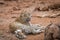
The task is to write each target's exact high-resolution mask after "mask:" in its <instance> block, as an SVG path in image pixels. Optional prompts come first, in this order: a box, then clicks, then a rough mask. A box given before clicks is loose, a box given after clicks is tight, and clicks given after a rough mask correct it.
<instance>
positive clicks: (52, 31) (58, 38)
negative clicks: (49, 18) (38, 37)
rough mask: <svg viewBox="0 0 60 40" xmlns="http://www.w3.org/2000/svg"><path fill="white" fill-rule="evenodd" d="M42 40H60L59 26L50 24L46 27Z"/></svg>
mask: <svg viewBox="0 0 60 40" xmlns="http://www.w3.org/2000/svg"><path fill="white" fill-rule="evenodd" d="M44 40H60V25H56V24H50V25H49V26H47V28H46V29H45V34H44Z"/></svg>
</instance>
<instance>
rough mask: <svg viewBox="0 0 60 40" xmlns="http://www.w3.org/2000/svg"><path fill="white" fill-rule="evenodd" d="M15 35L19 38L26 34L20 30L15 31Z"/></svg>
mask: <svg viewBox="0 0 60 40" xmlns="http://www.w3.org/2000/svg"><path fill="white" fill-rule="evenodd" d="M15 35H16V37H17V38H19V39H25V38H26V35H24V34H23V33H22V31H21V30H17V31H15Z"/></svg>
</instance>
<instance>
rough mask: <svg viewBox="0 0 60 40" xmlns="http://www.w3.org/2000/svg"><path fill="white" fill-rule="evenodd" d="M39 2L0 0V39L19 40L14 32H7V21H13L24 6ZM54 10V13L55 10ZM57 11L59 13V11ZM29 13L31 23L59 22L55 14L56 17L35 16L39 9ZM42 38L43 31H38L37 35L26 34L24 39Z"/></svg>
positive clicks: (59, 19) (36, 0)
mask: <svg viewBox="0 0 60 40" xmlns="http://www.w3.org/2000/svg"><path fill="white" fill-rule="evenodd" d="M42 1H43V2H45V3H47V4H54V3H59V0H58V1H56V0H53V1H51V0H49V1H46V0H42ZM40 2H41V1H40V0H25V1H23V0H21V1H0V40H19V39H18V38H16V37H15V35H14V34H12V33H10V32H9V23H11V22H13V21H14V20H15V19H16V18H17V17H18V16H19V15H20V13H21V10H22V9H23V10H24V9H25V8H28V7H30V6H32V5H35V4H39V3H40ZM49 2H50V3H49ZM38 6H39V5H38ZM38 6H37V7H38ZM43 12H48V11H42V14H43ZM54 12H55V13H56V11H54ZM57 12H58V11H57ZM58 13H60V11H59V12H58ZM31 14H32V20H31V23H33V24H41V25H43V26H47V25H48V24H50V21H52V22H53V23H60V16H57V17H56V18H49V17H44V18H40V17H35V16H37V15H39V14H40V11H34V12H32V13H31ZM48 14H50V12H48ZM52 14H53V13H52ZM52 14H51V15H52ZM43 39H44V33H40V34H37V35H27V39H26V40H43Z"/></svg>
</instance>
